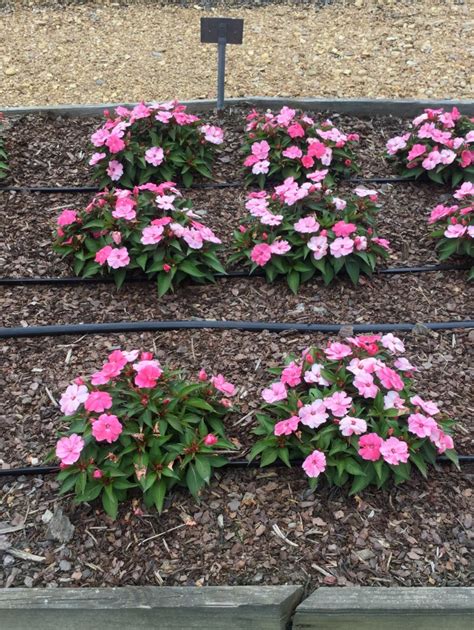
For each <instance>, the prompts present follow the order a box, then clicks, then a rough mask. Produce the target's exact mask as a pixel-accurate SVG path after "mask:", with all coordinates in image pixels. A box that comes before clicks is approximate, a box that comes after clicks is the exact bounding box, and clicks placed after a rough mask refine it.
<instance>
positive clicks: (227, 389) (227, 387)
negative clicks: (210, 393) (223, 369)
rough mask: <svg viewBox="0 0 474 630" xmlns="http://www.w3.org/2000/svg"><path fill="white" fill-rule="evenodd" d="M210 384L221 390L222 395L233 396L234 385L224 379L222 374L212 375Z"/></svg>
mask: <svg viewBox="0 0 474 630" xmlns="http://www.w3.org/2000/svg"><path fill="white" fill-rule="evenodd" d="M211 384H212V385H213V386H214V387H215V388H216V389H218V390H219V391H220V392H222V393H223V394H224V396H234V394H235V385H232V383H229V382H228V381H226V380H225V378H224V376H223V375H222V374H218V375H217V376H213V377H212V378H211Z"/></svg>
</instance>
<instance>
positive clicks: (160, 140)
mask: <svg viewBox="0 0 474 630" xmlns="http://www.w3.org/2000/svg"><path fill="white" fill-rule="evenodd" d="M104 113H105V119H106V120H105V122H104V124H103V125H102V126H101V127H100V128H99V129H98V130H97V131H95V132H94V133H93V134H92V136H91V142H92V145H93V147H94V150H95V151H94V153H93V155H92V157H91V158H90V161H89V164H90V165H91V166H93V167H94V173H95V176H96V177H97V178H98V179H100V180H101V183H102V185H103V186H106V185H110V184H111V183H118V184H120V186H121V188H132V187H133V186H135V185H137V184H144V183H147V182H154V183H160V182H163V181H167V180H170V179H174V178H179V179H182V181H183V184H184V185H185V186H190V185H191V184H192V181H193V178H194V177H195V176H199V177H211V170H212V163H213V159H214V153H215V151H214V150H215V147H216V146H217V145H220V144H222V143H223V142H224V132H223V130H222V129H221V128H220V127H217V126H215V125H209V124H203V123H202V121H201V120H200V119H199V117H198V116H195V115H194V114H189V113H188V112H187V111H186V105H181V104H180V103H178V101H169V102H166V103H150V104H145V103H139V104H138V105H136V107H134V108H133V109H128V108H127V107H117V108H116V109H115V112H114V113H111V112H110V111H108V110H106V111H105V112H104Z"/></svg>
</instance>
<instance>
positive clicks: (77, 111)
mask: <svg viewBox="0 0 474 630" xmlns="http://www.w3.org/2000/svg"><path fill="white" fill-rule="evenodd" d="M183 103H184V104H185V105H187V106H188V107H189V110H190V111H209V110H212V109H214V108H215V106H216V101H215V100H209V99H207V100H204V99H203V100H194V101H183ZM226 104H227V105H229V106H232V105H234V106H237V105H244V106H252V105H255V106H257V107H270V108H272V109H276V108H280V107H282V106H283V105H289V106H290V107H296V108H299V109H305V110H308V111H315V112H325V111H330V112H336V113H339V114H352V115H354V116H361V117H372V116H389V115H392V116H402V117H405V116H406V117H413V116H416V115H417V114H419V113H420V112H421V110H422V109H424V108H426V107H432V108H438V107H445V108H451V107H453V106H456V107H457V108H458V109H459V110H460V111H461V112H462V113H463V114H467V115H474V100H456V99H444V100H428V99H419V100H417V99H385V98H378V99H356V98H348V99H329V98H270V97H260V96H249V97H248V98H229V99H227V100H226ZM118 105H124V106H125V107H133V106H134V105H136V103H104V104H103V105H98V104H97V105H79V104H78V105H51V106H39V107H7V108H6V109H4V110H3V112H4V114H5V115H6V116H24V115H26V114H38V113H40V114H46V115H49V116H53V117H54V116H102V114H103V111H104V109H110V110H112V109H114V108H115V107H117V106H118Z"/></svg>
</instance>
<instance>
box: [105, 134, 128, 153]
mask: <svg viewBox="0 0 474 630" xmlns="http://www.w3.org/2000/svg"><path fill="white" fill-rule="evenodd" d="M105 144H106V146H107V147H108V148H109V151H110V153H119V152H120V151H122V150H123V149H125V142H124V141H123V140H122V138H120V137H119V136H118V135H116V134H115V133H111V134H110V136H109V137H108V138H107V140H106V141H105Z"/></svg>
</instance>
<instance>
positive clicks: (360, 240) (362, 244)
mask: <svg viewBox="0 0 474 630" xmlns="http://www.w3.org/2000/svg"><path fill="white" fill-rule="evenodd" d="M354 246H355V248H356V250H357V251H358V252H363V251H365V250H366V249H367V237H366V236H356V237H355V238H354Z"/></svg>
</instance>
